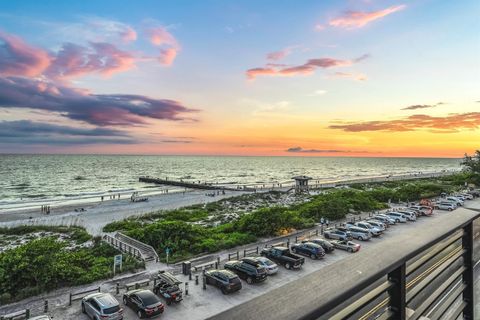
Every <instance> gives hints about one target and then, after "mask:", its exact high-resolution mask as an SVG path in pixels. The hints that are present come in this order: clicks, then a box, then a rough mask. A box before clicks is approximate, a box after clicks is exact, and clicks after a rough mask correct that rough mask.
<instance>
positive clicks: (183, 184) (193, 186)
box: [138, 177, 255, 191]
mask: <svg viewBox="0 0 480 320" xmlns="http://www.w3.org/2000/svg"><path fill="white" fill-rule="evenodd" d="M138 181H140V182H146V183H156V184H163V185H166V186H175V187H183V188H190V189H202V190H225V191H227V190H228V191H254V190H255V189H253V188H231V187H225V186H222V185H215V184H207V183H192V182H185V181H176V180H168V179H159V178H151V177H140V178H139V179H138Z"/></svg>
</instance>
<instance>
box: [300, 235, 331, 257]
mask: <svg viewBox="0 0 480 320" xmlns="http://www.w3.org/2000/svg"><path fill="white" fill-rule="evenodd" d="M302 242H313V243H316V244H318V245H321V246H322V248H323V250H325V252H327V253H328V252H332V251H334V250H335V247H334V246H333V245H332V244H331V243H330V241H328V240H325V239H322V238H315V239H310V240H303V241H302Z"/></svg>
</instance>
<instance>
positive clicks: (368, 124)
mask: <svg viewBox="0 0 480 320" xmlns="http://www.w3.org/2000/svg"><path fill="white" fill-rule="evenodd" d="M329 128H330V129H340V130H343V131H347V132H362V131H391V132H404V131H416V130H425V129H427V130H430V132H432V133H452V132H458V131H459V130H476V129H478V128H480V112H469V113H455V114H449V115H447V116H444V117H433V116H429V115H425V114H416V115H412V116H409V117H406V118H401V119H394V120H385V121H364V122H353V123H342V124H336V125H331V126H329Z"/></svg>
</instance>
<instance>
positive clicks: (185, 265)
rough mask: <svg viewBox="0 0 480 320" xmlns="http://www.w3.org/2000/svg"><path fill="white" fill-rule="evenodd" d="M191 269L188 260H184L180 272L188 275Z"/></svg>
mask: <svg viewBox="0 0 480 320" xmlns="http://www.w3.org/2000/svg"><path fill="white" fill-rule="evenodd" d="M191 269H192V263H191V262H190V261H184V262H183V263H182V273H183V274H184V275H186V276H187V275H189V274H190V270H191Z"/></svg>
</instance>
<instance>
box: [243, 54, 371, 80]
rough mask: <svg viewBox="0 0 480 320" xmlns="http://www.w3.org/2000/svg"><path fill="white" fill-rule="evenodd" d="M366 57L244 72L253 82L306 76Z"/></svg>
mask: <svg viewBox="0 0 480 320" xmlns="http://www.w3.org/2000/svg"><path fill="white" fill-rule="evenodd" d="M368 57H369V56H368V55H363V56H361V57H359V58H356V59H354V60H342V59H334V58H319V59H310V60H308V61H307V62H306V63H304V64H302V65H298V66H282V65H279V66H278V67H277V66H275V65H272V64H270V65H269V66H268V67H266V68H253V69H249V70H247V71H246V76H247V78H248V79H250V80H253V79H255V78H256V77H257V76H260V75H263V76H295V75H308V74H312V73H313V72H315V70H316V69H318V68H322V69H328V68H334V67H346V66H350V65H352V64H354V63H357V62H360V61H362V60H365V59H366V58H368Z"/></svg>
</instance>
